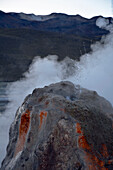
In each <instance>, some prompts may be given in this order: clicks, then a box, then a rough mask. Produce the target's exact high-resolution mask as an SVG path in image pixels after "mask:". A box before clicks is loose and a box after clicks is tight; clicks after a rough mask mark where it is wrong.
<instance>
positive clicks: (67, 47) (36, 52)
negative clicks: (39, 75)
mask: <svg viewBox="0 0 113 170" xmlns="http://www.w3.org/2000/svg"><path fill="white" fill-rule="evenodd" d="M99 17H100V16H97V17H93V18H91V19H86V18H83V17H81V16H80V15H66V14H61V13H52V14H50V15H47V16H36V15H33V14H24V13H5V12H3V11H0V81H6V82H8V81H15V80H18V79H19V78H21V77H22V74H23V73H24V72H25V71H27V70H28V68H29V65H30V64H31V62H32V60H33V58H34V57H35V56H41V57H46V56H47V55H49V54H50V55H58V60H59V61H61V60H63V59H64V58H65V57H66V56H68V57H70V58H72V59H74V60H80V56H81V55H83V54H85V53H88V52H90V51H91V47H90V46H91V44H92V43H94V42H96V41H100V39H101V37H102V35H106V34H108V33H109V31H106V30H104V29H100V28H99V27H97V26H96V20H97V19H98V18H99ZM108 19H109V22H110V21H111V18H108Z"/></svg>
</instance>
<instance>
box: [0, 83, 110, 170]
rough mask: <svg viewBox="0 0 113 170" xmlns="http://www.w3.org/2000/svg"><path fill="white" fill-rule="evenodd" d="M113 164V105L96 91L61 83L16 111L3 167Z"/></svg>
mask: <svg viewBox="0 0 113 170" xmlns="http://www.w3.org/2000/svg"><path fill="white" fill-rule="evenodd" d="M98 169H100V170H101V169H102V170H107V169H109V170H110V169H111V170H112V169H113V108H112V106H111V104H110V103H109V102H108V101H107V100H105V99H104V98H103V97H100V96H99V95H98V94H97V93H96V92H95V91H89V90H86V89H83V88H81V87H80V86H74V85H73V84H72V83H71V82H60V83H56V84H52V85H50V86H45V87H44V88H38V89H35V90H34V91H33V93H32V94H30V95H28V96H27V97H26V99H25V100H24V103H23V104H22V106H21V107H20V108H19V109H18V110H17V113H16V116H15V120H14V122H13V123H12V125H11V128H10V132H9V144H8V147H7V155H6V157H5V159H4V161H3V162H2V167H1V170H98Z"/></svg>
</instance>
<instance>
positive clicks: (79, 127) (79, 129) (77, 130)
mask: <svg viewBox="0 0 113 170" xmlns="http://www.w3.org/2000/svg"><path fill="white" fill-rule="evenodd" d="M76 132H77V133H80V134H82V131H81V126H80V123H76Z"/></svg>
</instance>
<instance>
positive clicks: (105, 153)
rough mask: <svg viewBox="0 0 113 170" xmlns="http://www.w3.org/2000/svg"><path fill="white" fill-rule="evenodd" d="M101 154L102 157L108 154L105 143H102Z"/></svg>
mask: <svg viewBox="0 0 113 170" xmlns="http://www.w3.org/2000/svg"><path fill="white" fill-rule="evenodd" d="M101 153H102V155H103V157H104V158H108V157H109V154H108V151H107V147H106V145H105V144H102V151H101Z"/></svg>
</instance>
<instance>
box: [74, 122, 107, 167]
mask: <svg viewBox="0 0 113 170" xmlns="http://www.w3.org/2000/svg"><path fill="white" fill-rule="evenodd" d="M76 132H77V133H79V134H80V135H79V137H78V145H79V148H81V149H83V150H84V153H85V157H84V159H85V162H86V166H87V167H88V170H96V169H100V170H108V168H105V167H104V165H105V162H104V161H102V160H100V159H99V158H97V156H95V153H94V152H93V149H92V146H90V145H89V144H88V142H87V140H86V138H85V136H84V134H83V132H82V129H81V125H80V123H76ZM102 156H103V157H104V158H107V157H108V152H107V147H106V145H105V144H103V145H102Z"/></svg>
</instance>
